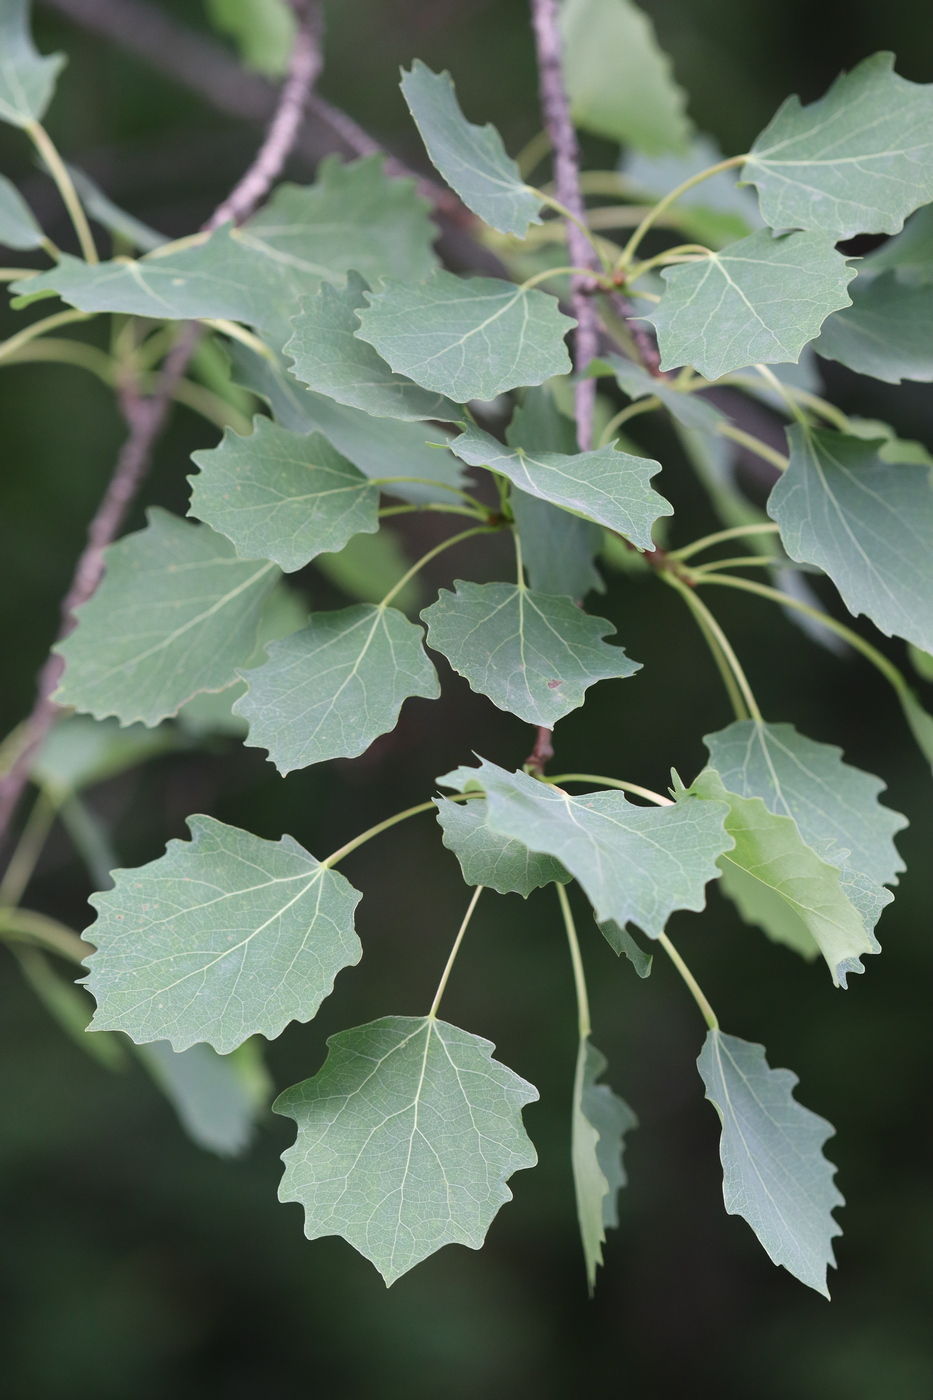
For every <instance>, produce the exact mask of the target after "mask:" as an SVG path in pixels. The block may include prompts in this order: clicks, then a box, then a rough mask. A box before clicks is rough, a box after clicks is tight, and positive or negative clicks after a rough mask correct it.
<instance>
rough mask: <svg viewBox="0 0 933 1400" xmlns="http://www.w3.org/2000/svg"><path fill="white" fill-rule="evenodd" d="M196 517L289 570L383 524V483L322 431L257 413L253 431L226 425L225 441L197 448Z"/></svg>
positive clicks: (246, 553) (245, 552)
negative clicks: (296, 428)
mask: <svg viewBox="0 0 933 1400" xmlns="http://www.w3.org/2000/svg"><path fill="white" fill-rule="evenodd" d="M192 460H193V461H194V462H195V464H196V465H197V466H198V467H200V469H201V470H200V472H199V474H198V475H197V476H195V477H189V480H190V481H191V482H192V486H193V490H192V494H191V508H190V511H189V514H190V515H193V516H196V517H197V518H198V519H199V520H203V521H205V522H206V523H207V524H208V525H210V526H212V528H213V529H215V530H219V531H220V533H221V534H223V535H226V536H227V538H228V539H230V540H232V541H233V543H234V545H235V546H236V550H237V553H238V554H239V555H240V556H241V557H242V558H244V559H256V558H260V559H273V560H274V561H275V562H276V563H277V564H278V565H279V566H280V567H281V568H282V569H284V570H285V572H286V573H291V572H292V571H293V570H295V569H300V568H302V567H303V566H304V565H305V564H307V563H308V562H309V560H311V559H314V558H315V556H316V555H318V554H325V553H335V552H336V551H337V550H340V549H342V548H343V546H344V545H345V544H346V543H347V541H348V540H349V539H350V538H351V537H352V536H353V535H355V534H358V533H359V532H360V531H365V532H366V533H367V534H375V532H376V530H378V528H379V519H378V515H377V511H378V508H379V489H378V487H376V486H373V485H372V484H371V482H370V481H369V479H368V478H367V477H366V476H364V475H363V473H362V472H361V471H359V469H358V468H357V467H355V466H354V465H353V463H352V462H349V461H348V460H347V459H346V457H344V456H342V455H341V454H340V453H339V452H338V451H337V449H336V448H334V447H332V446H331V444H330V443H329V442H328V440H327V438H325V437H324V436H323V435H322V434H321V433H306V434H302V433H292V432H289V431H288V429H287V428H282V427H279V425H278V424H277V423H272V422H270V420H269V419H268V418H265V417H260V416H257V417H256V418H255V419H254V420H253V432H252V434H251V435H250V436H249V437H240V436H238V435H237V434H236V433H234V432H233V430H232V429H230V428H228V429H227V431H226V433H225V434H224V438H223V441H222V442H221V444H220V446H219V447H216V448H212V449H211V450H209V451H206V452H195V453H194V454H193V456H192Z"/></svg>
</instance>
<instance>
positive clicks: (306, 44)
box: [0, 0, 320, 841]
mask: <svg viewBox="0 0 933 1400" xmlns="http://www.w3.org/2000/svg"><path fill="white" fill-rule="evenodd" d="M295 8H296V11H297V13H298V28H297V32H296V38H295V45H294V49H293V53H292V62H291V66H290V70H289V76H288V79H287V81H286V82H285V84H284V86H283V88H282V93H281V99H280V103H279V107H278V109H277V111H276V114H275V116H274V117H273V120H272V123H271V126H270V128H269V133H268V135H267V137H266V140H265V141H264V142H263V145H262V147H261V148H260V151H259V154H258V155H257V157H256V159H255V161H254V162H253V164H252V165H251V166H250V169H249V170H248V171H247V172H246V174H245V175H244V177H243V179H242V180H240V181H239V183H238V184H237V186H236V188H235V189H234V191H233V193H232V195H231V196H230V197H229V199H227V200H225V201H224V203H223V204H222V205H221V206H220V209H218V210H217V211H216V212H215V214H214V215H213V216H212V217H211V218H210V219H209V220H208V222H207V224H206V225H205V228H208V229H210V228H214V227H216V226H217V224H218V223H222V222H224V221H225V220H226V219H230V218H233V219H235V220H237V221H240V220H242V219H245V218H247V217H248V216H249V214H251V213H252V212H253V210H254V209H255V208H256V205H257V204H258V203H259V201H260V200H261V199H262V198H263V197H264V195H265V194H266V193H267V192H268V190H269V188H270V186H271V184H272V182H273V181H274V180H275V178H276V177H277V175H278V174H279V173H280V171H281V169H282V166H283V165H284V163H285V160H286V158H287V156H288V152H289V150H290V149H291V144H292V143H293V142H294V140H295V137H296V135H297V131H298V125H299V122H300V120H301V114H302V111H303V108H304V105H305V101H306V100H307V95H308V91H309V90H310V87H311V84H312V83H313V82H314V81H315V79H316V77H317V74H318V72H319V71H320V58H319V57H318V46H317V43H316V34H317V26H316V23H315V18H316V9H313V8H312V6H311V4H310V3H305V0H300V4H296V7H295ZM218 215H221V217H220V218H218ZM200 335H201V328H200V326H199V325H198V324H197V323H196V322H189V323H187V324H186V325H185V326H184V327H183V329H182V332H181V335H180V336H179V338H178V340H177V341H176V343H175V346H174V347H173V349H172V350H171V352H170V353H169V354H168V356H167V357H166V360H165V364H164V365H163V368H162V373H161V376H160V383H159V389H158V391H157V392H156V393H155V394H153V395H148V396H147V395H142V394H140V393H139V391H138V389H137V387H136V386H135V385H134V384H132V383H131V382H126V383H124V384H123V385H122V386H121V389H120V393H119V400H120V407H121V410H122V412H123V416H124V418H125V419H126V423H127V426H128V428H129V435H128V437H127V439H126V441H125V442H124V444H123V446H122V448H121V449H120V454H119V456H118V457H117V462H116V466H115V467H114V471H113V476H112V477H111V479H110V485H109V486H108V487H107V490H106V491H105V493H104V497H103V500H102V501H101V503H100V505H99V506H98V508H97V511H96V512H95V515H94V518H93V519H92V521H91V523H90V526H89V527H88V541H87V544H86V546H85V548H84V550H83V552H82V554H81V557H80V558H79V560H78V563H77V567H76V569H75V572H74V576H73V578H72V580H71V586H70V587H69V589H68V592H67V593H66V594H65V597H64V598H63V600H62V606H61V622H60V625H59V630H58V637H57V638H56V640H57V641H61V640H62V639H63V638H64V637H67V636H68V634H69V632H71V631H72V630H73V629H74V627H75V626H76V618H75V615H74V614H75V610H76V609H77V608H79V607H81V605H82V604H83V603H86V602H87V601H88V600H89V599H90V598H91V597H92V596H93V594H94V592H95V590H96V588H97V585H98V584H99V583H100V580H101V576H102V575H103V572H104V551H105V550H106V548H107V546H108V545H109V544H111V543H112V542H113V540H114V539H115V538H116V535H117V532H118V531H119V529H120V527H121V525H122V524H123V521H124V520H125V519H126V513H127V511H128V510H129V507H130V505H131V503H132V501H133V498H134V497H135V495H136V492H137V491H138V490H139V487H140V485H141V483H142V481H143V479H144V478H145V476H146V473H147V472H148V470H149V466H150V463H151V461H152V454H153V450H154V448H155V445H156V442H157V441H158V439H159V436H160V435H161V433H162V430H163V428H164V427H165V424H166V421H167V419H168V415H169V410H170V407H171V403H172V394H173V392H174V390H175V388H176V386H177V384H178V381H179V380H180V379H181V378H182V376H183V375H184V373H185V370H186V369H187V367H188V363H189V361H190V359H191V356H192V355H193V353H194V350H195V347H196V346H197V343H198V339H199V338H200ZM64 666H65V663H64V660H63V658H62V657H61V656H59V655H57V654H56V653H55V652H51V653H50V654H49V656H48V659H47V660H46V662H45V664H44V666H43V667H42V670H41V671H40V673H39V680H38V688H37V695H36V702H35V704H34V706H33V709H32V713H31V714H30V715H29V718H28V719H27V720H26V722H25V724H24V725H23V728H22V732H21V737H20V741H19V744H18V746H17V753H16V758H15V759H14V761H13V763H12V764H11V766H10V768H9V770H8V771H7V772H6V773H5V774H4V775H3V777H0V841H2V840H3V838H4V836H5V835H6V831H7V828H8V826H9V824H10V821H11V819H12V817H13V813H14V812H15V810H16V806H17V803H18V802H19V799H20V796H21V794H22V791H23V788H24V787H25V786H26V782H27V780H28V778H29V773H30V769H31V768H32V761H33V759H34V757H35V754H36V750H37V749H38V748H39V746H40V744H41V743H42V741H43V739H44V738H45V736H46V734H47V733H48V732H49V730H50V729H51V727H52V725H53V724H54V722H55V719H56V717H57V715H58V712H59V707H58V705H56V703H55V701H54V700H53V699H52V696H53V695H54V693H55V691H56V690H57V688H58V683H59V681H60V680H61V675H62V671H63V670H64Z"/></svg>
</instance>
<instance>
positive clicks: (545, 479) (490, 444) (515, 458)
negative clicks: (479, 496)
mask: <svg viewBox="0 0 933 1400" xmlns="http://www.w3.org/2000/svg"><path fill="white" fill-rule="evenodd" d="M450 447H451V451H452V452H454V453H456V455H457V456H458V457H460V458H461V459H462V460H463V461H464V462H468V463H469V464H470V466H471V467H489V469H490V470H491V471H496V472H501V473H502V475H503V476H507V477H508V479H509V480H510V481H511V482H512V483H513V485H515V486H518V487H520V488H521V489H522V490H523V491H527V492H528V494H529V495H530V496H537V497H538V498H539V499H540V500H544V501H550V502H552V504H554V505H558V506H563V507H565V508H566V509H568V510H574V511H577V512H578V513H579V514H580V515H584V516H587V517H589V518H590V519H591V520H595V521H597V522H598V523H599V524H600V525H605V526H607V527H608V528H609V529H610V530H618V532H619V534H620V535H625V537H626V539H630V540H631V541H632V542H633V543H634V544H637V545H638V546H639V548H640V549H653V548H654V541H653V540H652V538H651V526H652V525H653V524H654V522H655V520H657V519H658V517H659V516H662V515H673V513H674V507H673V506H672V505H670V504H669V502H668V501H666V500H665V499H664V497H663V496H661V495H659V494H658V492H657V491H655V490H653V488H652V487H651V486H649V485H648V483H649V481H650V480H651V478H652V477H653V476H654V475H655V474H656V473H657V472H659V471H660V470H661V464H660V462H655V461H653V460H652V459H651V458H650V457H634V456H631V455H630V454H629V453H628V452H619V451H617V450H616V448H614V447H613V446H612V444H611V443H610V444H609V445H608V446H606V447H600V448H597V450H596V451H595V452H578V453H575V454H574V455H572V456H566V455H564V454H563V453H560V452H534V453H531V452H525V451H524V450H523V449H521V448H518V449H517V450H513V449H510V448H507V447H503V446H502V443H501V442H497V441H496V439H495V438H494V437H491V436H490V434H489V433H484V432H482V431H481V430H480V429H479V428H474V427H473V426H472V425H471V426H470V427H468V428H467V430H466V431H465V432H464V433H461V435H460V437H458V438H454V440H453V442H452V443H451V444H450Z"/></svg>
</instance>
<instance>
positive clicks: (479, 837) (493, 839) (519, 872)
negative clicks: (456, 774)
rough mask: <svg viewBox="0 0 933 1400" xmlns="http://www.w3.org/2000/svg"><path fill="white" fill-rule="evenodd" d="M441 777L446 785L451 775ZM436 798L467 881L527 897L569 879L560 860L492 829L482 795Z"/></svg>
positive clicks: (446, 838) (450, 846)
mask: <svg viewBox="0 0 933 1400" xmlns="http://www.w3.org/2000/svg"><path fill="white" fill-rule="evenodd" d="M452 776H453V775H451V777H452ZM438 781H439V782H440V783H441V784H442V786H444V787H447V786H448V784H449V782H450V778H440V779H439V780H438ZM434 802H435V805H436V806H437V820H438V822H439V823H440V826H441V830H442V831H443V833H444V838H443V839H444V845H445V846H446V847H447V849H448V850H449V851H453V853H454V855H455V856H456V857H457V860H458V861H459V862H460V869H461V870H462V871H463V878H464V880H465V881H466V883H467V884H468V885H485V886H487V887H488V888H489V889H491V890H495V891H496V892H497V893H498V894H520V895H521V896H522V898H523V899H527V898H528V896H529V895H530V894H531V891H532V890H536V889H538V888H539V887H540V886H543V885H550V884H553V883H554V882H556V881H559V882H560V883H561V884H562V885H565V884H566V883H567V881H568V880H569V879H570V876H569V875H568V873H567V871H566V870H565V869H564V867H563V866H562V865H561V863H560V861H557V860H554V859H553V858H552V857H551V856H542V855H536V854H535V852H534V851H529V849H528V847H527V846H525V845H523V844H522V842H521V841H515V840H511V839H510V838H509V837H507V836H500V835H499V833H498V832H497V831H493V829H492V827H491V826H490V825H489V823H488V821H487V820H486V818H487V815H488V808H487V805H486V803H485V802H484V801H483V800H482V799H481V798H473V800H472V801H470V802H451V801H450V799H449V798H446V797H435V799H434Z"/></svg>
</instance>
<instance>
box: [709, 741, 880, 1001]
mask: <svg viewBox="0 0 933 1400" xmlns="http://www.w3.org/2000/svg"><path fill="white" fill-rule="evenodd" d="M689 791H690V792H691V793H693V794H694V795H695V796H697V797H699V798H702V799H704V800H706V799H710V800H712V801H715V803H716V805H717V810H719V811H721V810H722V807H721V804H722V803H723V802H728V804H729V814H728V816H727V817H726V831H727V832H728V833H729V836H730V837H731V838H732V840H733V843H734V845H733V849H731V850H727V851H726V852H725V853H724V854H723V855H722V857H721V859H720V862H719V864H720V868H721V870H722V872H723V888H724V889H725V891H726V893H727V894H728V895H729V896H730V898H731V899H733V900H734V901H735V903H736V904H737V905H738V908H739V912H740V914H741V915H742V917H743V919H745V921H746V922H747V923H755V924H758V925H760V927H761V928H763V929H764V931H765V933H767V934H768V936H769V937H770V938H773V939H775V940H776V941H777V942H779V943H786V944H788V946H789V947H792V948H794V949H795V950H796V951H797V952H798V953H802V954H803V955H804V956H805V957H811V956H814V954H815V951H816V949H819V951H820V952H821V953H822V954H823V957H824V958H825V959H826V965H827V967H828V968H829V970H830V972H831V973H832V977H833V982H834V983H835V984H836V986H837V987H845V985H846V977H847V976H848V974H849V973H850V972H864V970H865V969H864V968H863V967H862V965H861V962H860V961H859V960H860V958H862V957H864V956H865V955H866V954H868V953H877V952H878V951H879V948H878V944H877V942H876V940H875V938H874V937H873V935H872V933H871V932H870V930H869V929H867V928H866V927H865V921H864V919H863V917H862V914H861V912H860V910H859V909H858V908H857V907H856V905H855V904H854V903H853V902H852V900H850V898H849V897H848V894H847V891H846V889H845V888H844V887H843V883H842V876H841V874H840V871H839V870H838V869H837V867H836V865H835V863H831V862H830V861H829V860H828V859H823V858H822V857H821V856H820V855H819V854H817V852H816V851H814V850H812V849H811V847H810V846H808V845H807V844H806V842H805V841H804V839H803V837H802V836H801V834H800V831H799V829H798V827H797V823H796V822H795V821H794V820H793V818H792V817H785V816H776V815H774V814H773V813H772V812H771V811H769V809H768V807H767V806H766V804H765V802H764V801H763V800H762V798H760V797H750V798H748V797H739V796H738V795H737V794H736V793H732V792H728V791H727V790H726V788H725V787H724V786H723V782H722V779H721V778H720V776H719V774H718V773H717V772H716V771H715V769H712V768H707V769H704V771H703V772H702V773H701V774H700V776H699V777H698V778H697V780H696V782H695V783H694V784H693V786H692V787H691V788H690V789H689ZM827 854H829V853H827ZM837 858H838V857H837Z"/></svg>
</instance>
